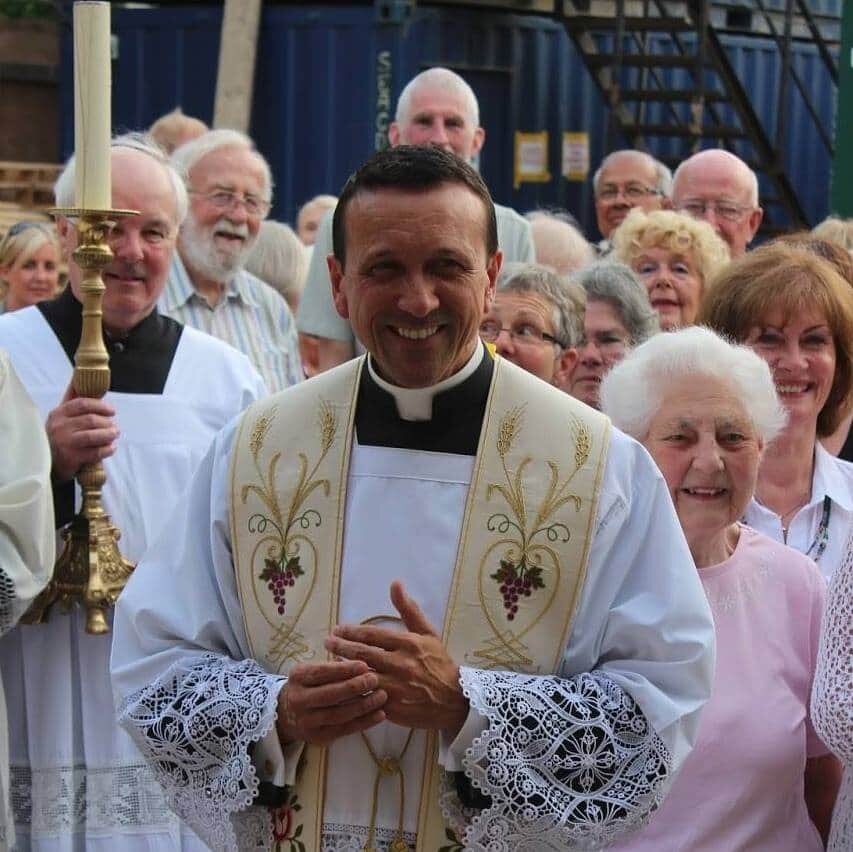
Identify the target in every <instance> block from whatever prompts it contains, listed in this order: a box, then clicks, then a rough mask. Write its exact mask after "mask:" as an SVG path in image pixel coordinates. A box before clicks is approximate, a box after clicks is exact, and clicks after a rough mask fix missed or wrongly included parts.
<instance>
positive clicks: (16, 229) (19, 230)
mask: <svg viewBox="0 0 853 852" xmlns="http://www.w3.org/2000/svg"><path fill="white" fill-rule="evenodd" d="M48 227H49V225H48V224H47V223H46V222H15V224H14V225H12V226H11V227H10V228H9V230H8V231H6V236H8V237H17V236H18V234H23V233H24V231H29V230H30V228H36V229H37V230H39V231H44V233H46V234H49V233H50V231H49V230H48Z"/></svg>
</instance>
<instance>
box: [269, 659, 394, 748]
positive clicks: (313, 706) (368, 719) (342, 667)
mask: <svg viewBox="0 0 853 852" xmlns="http://www.w3.org/2000/svg"><path fill="white" fill-rule="evenodd" d="M378 686H379V678H378V677H377V676H376V675H375V674H374V673H373V672H371V671H370V670H369V669H368V667H367V664H366V663H361V662H350V661H345V662H329V663H300V664H299V665H298V666H294V668H293V669H291V671H290V674H289V675H288V678H287V683H286V684H285V685H284V688H283V689H282V690H281V692H280V693H279V694H278V718H277V720H276V730H277V731H278V737H279V739H280V740H281V742H282V743H283V744H287V743H291V742H306V743H313V744H314V745H328V744H329V743H330V742H332V741H333V740H336V739H338V738H340V737H346V736H348V735H349V734H354V733H356V732H357V731H364V730H367V728H372V727H373V726H374V725H376V724H378V723H379V722H383V721H385V713H384V712H383V711H382V708H383V706H384V704H385V701H386V699H387V697H388V696H387V695H386V694H385V692H384V691H383V690H382V689H379V688H378Z"/></svg>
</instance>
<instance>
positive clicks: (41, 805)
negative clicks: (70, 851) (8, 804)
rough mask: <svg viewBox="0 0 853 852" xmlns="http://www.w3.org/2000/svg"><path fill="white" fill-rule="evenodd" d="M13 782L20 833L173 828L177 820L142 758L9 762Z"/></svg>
mask: <svg viewBox="0 0 853 852" xmlns="http://www.w3.org/2000/svg"><path fill="white" fill-rule="evenodd" d="M9 784H10V788H11V789H10V796H11V800H12V811H13V814H14V820H15V824H16V825H17V826H18V832H19V833H21V834H26V833H28V834H30V835H31V836H34V837H38V836H44V837H53V836H56V835H59V834H67V833H69V832H74V831H79V830H82V829H85V830H87V831H100V832H110V831H116V830H121V829H127V828H130V829H135V830H138V829H145V830H152V829H153V830H173V829H175V828H176V827H177V826H178V825H179V820H178V818H177V816H175V814H174V813H173V812H172V811H171V810H170V808H169V805H168V803H167V802H166V796H165V795H164V793H163V790H162V788H161V787H160V785H159V784H158V783H157V780H156V779H155V777H154V774H153V773H152V771H151V770H150V769H149V768H148V767H147V766H145V765H144V764H142V763H140V764H131V765H127V766H111V767H106V768H104V769H90V768H87V767H85V766H83V765H78V766H57V767H51V768H50V769H39V770H32V769H31V768H30V767H29V766H11V767H10V768H9Z"/></svg>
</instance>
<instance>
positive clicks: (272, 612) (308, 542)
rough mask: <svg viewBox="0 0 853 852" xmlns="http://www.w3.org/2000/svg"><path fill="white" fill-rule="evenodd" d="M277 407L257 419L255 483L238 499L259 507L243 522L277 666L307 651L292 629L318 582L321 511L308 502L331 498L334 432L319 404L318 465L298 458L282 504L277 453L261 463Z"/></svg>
mask: <svg viewBox="0 0 853 852" xmlns="http://www.w3.org/2000/svg"><path fill="white" fill-rule="evenodd" d="M276 413H277V412H276V408H275V406H273V407H272V408H270V409H268V410H266V411H264V412H263V413H261V414H259V415H258V417H257V419H256V420H255V422H254V423H253V424H252V430H251V434H250V437H249V451H250V452H251V454H252V462H253V465H254V468H255V472H256V474H257V481H256V482H253V483H249V484H244V485H243V487H242V489H241V492H240V497H241V500H242V502H243V503H244V504H245V503H246V501H247V500H248V498H249V496H250V495H254V496H255V497H256V498H257V499H258V500H259V501H260V503H261V508H260V509H259V510H258V511H256V512H253V513H252V514H251V515H250V516H249V519H248V521H247V522H246V523H247V529H248V531H249V533H251V534H252V535H254V536H258V537H259V538H258V541H257V542H256V544H255V546H254V548H253V551H252V573H253V576H256V577H257V581H258V582H254V583H253V584H252V587H253V591H254V595H255V600H256V603H257V606H258V609H259V611H260V612H261V613H262V615H263V617H264V619H265V620H266V621H267V623H268V624H269V626H270V627H271V628H272V630H273V638H272V641H271V647H270V649H269V658H270V660H271V661H272V662H273V663H274V664H276V665H280V664H282V663H284V662H286V661H288V660H291V659H296V658H300V657H301V656H302V655H303V654H304V653H305V652H306V651H307V650H308V648H307V646H306V645H305V644H304V642H303V637H302V635H301V634H300V633H299V632H298V631H297V630H296V625H297V623H298V621H299V617H300V615H301V613H302V610H303V609H304V608H305V605H306V603H307V602H308V600H309V598H310V596H311V592H312V591H313V588H314V584H315V582H316V578H317V561H318V560H317V548H316V546H315V545H314V542H313V541H312V539H311V532H310V531H311V529H312V527H318V526H320V525H321V524H322V522H323V516H322V513H321V512H320V511H318V510H317V508H315V507H314V506H312V505H311V501H310V499H309V498H310V497H311V495H312V494H314V492H315V491H317V489H320V491H321V493H322V494H323V495H324V496H325V497H328V496H329V490H330V484H329V480H328V479H326V478H323V477H321V476H320V475H319V470H320V467H321V465H322V464H323V461H324V460H325V458H326V455H327V454H328V452H329V450H330V449H331V447H332V444H333V443H334V441H335V437H336V435H337V432H338V419H337V416H336V415H335V412H334V410H333V408H332V406H331V405H330V404H329V403H328V402H326V401H321V402H320V406H319V410H318V413H317V432H316V435H317V437H318V439H319V449H318V454H317V457H316V460H315V461H313V463H312V461H311V460H310V459H309V457H308V455H306V454H305V453H301V452H300V453H298V454H297V459H298V467H297V470H296V471H295V477H288V484H289V483H290V481H292V480H293V479H295V486H294V488H293V490H292V491H291V492H290V493H289V497H288V499H287V500H286V501H284V503H285V505H284V506H282V501H281V499H280V495H279V492H278V490H277V489H276V472H277V469H278V466H279V464H280V463H281V461H282V454H281V451H280V450H277V451H275V452H272V454H271V455H269V458H268V460H267V461H265V460H264V456H265V455H266V454H265V452H264V451H265V443H266V440H267V437H268V435H269V431H270V428H271V427H272V424H273V422H274V420H275V417H276Z"/></svg>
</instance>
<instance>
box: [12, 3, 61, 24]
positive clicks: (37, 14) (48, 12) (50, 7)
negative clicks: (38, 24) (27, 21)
mask: <svg viewBox="0 0 853 852" xmlns="http://www.w3.org/2000/svg"><path fill="white" fill-rule="evenodd" d="M0 17H2V18H17V19H20V18H37V19H39V20H50V21H55V20H58V19H59V8H58V6H57V3H56V2H55V0H0Z"/></svg>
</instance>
